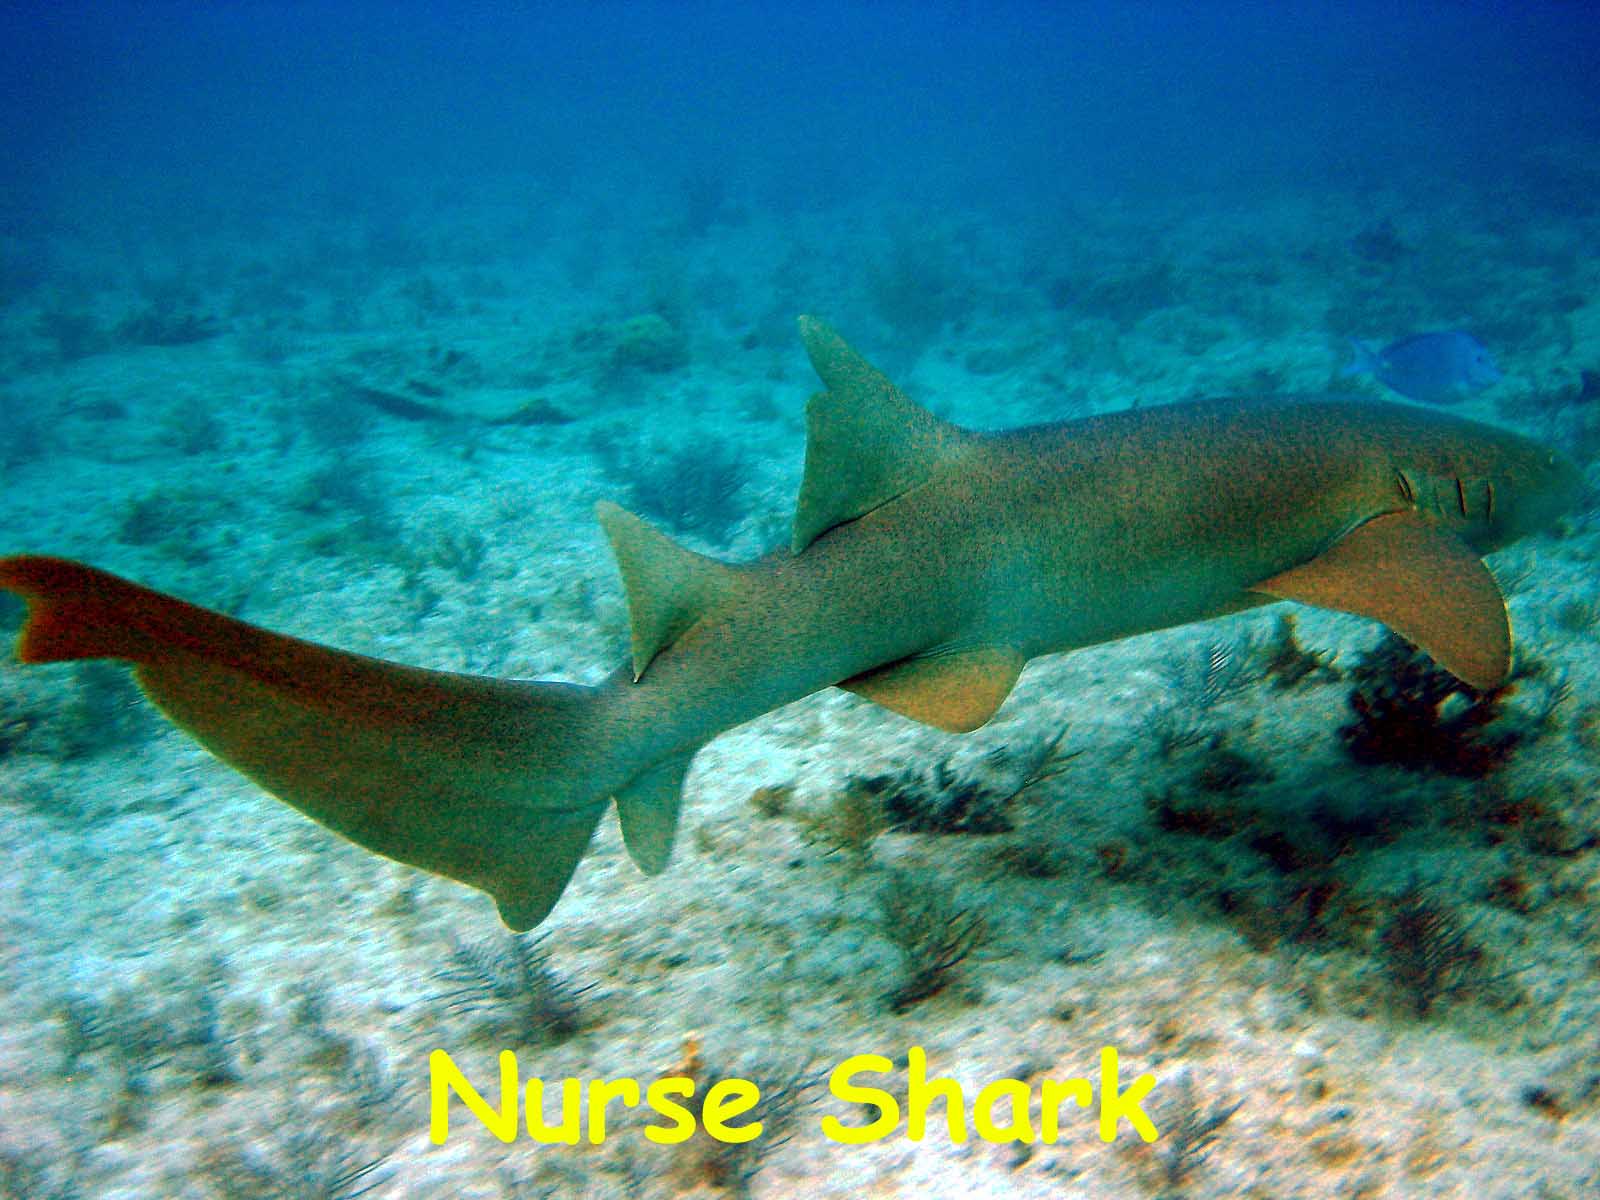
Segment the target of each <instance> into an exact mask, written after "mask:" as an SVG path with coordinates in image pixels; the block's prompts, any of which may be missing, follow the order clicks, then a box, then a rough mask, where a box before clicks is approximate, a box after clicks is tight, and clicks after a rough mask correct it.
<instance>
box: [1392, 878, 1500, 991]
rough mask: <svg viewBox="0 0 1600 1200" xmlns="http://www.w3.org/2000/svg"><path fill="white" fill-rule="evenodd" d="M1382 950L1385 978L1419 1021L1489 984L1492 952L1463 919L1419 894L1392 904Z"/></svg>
mask: <svg viewBox="0 0 1600 1200" xmlns="http://www.w3.org/2000/svg"><path fill="white" fill-rule="evenodd" d="M1378 945H1379V947H1380V951H1381V955H1382V963H1383V968H1384V971H1385V973H1386V974H1387V975H1388V977H1389V980H1390V982H1391V983H1392V984H1393V985H1394V987H1395V989H1396V990H1397V991H1398V993H1399V994H1400V996H1401V997H1402V998H1403V999H1404V1001H1405V1003H1406V1004H1407V1005H1408V1006H1409V1008H1410V1010H1411V1012H1412V1014H1413V1015H1415V1016H1416V1017H1417V1018H1419V1019H1421V1018H1424V1017H1426V1016H1427V1015H1428V1014H1429V1013H1430V1012H1432V1011H1433V1009H1434V1006H1435V1005H1436V1004H1438V1003H1439V1002H1440V1001H1441V1000H1447V999H1449V998H1450V997H1452V996H1455V995H1458V994H1460V993H1462V992H1464V991H1467V990H1469V989H1481V988H1482V987H1483V986H1484V985H1485V984H1486V983H1487V982H1488V981H1489V980H1490V979H1491V972H1490V971H1489V970H1488V965H1487V964H1488V959H1489V954H1488V951H1486V950H1485V949H1484V948H1483V946H1482V945H1480V944H1479V943H1478V941H1477V940H1476V939H1474V938H1473V937H1472V935H1471V932H1470V931H1469V929H1468V928H1467V927H1466V926H1465V925H1463V924H1462V922H1461V920H1460V918H1459V917H1457V916H1456V915H1455V914H1454V913H1452V912H1451V911H1450V910H1449V909H1448V908H1445V907H1444V906H1443V905H1441V904H1439V903H1437V902H1435V901H1433V900H1430V899H1429V898H1428V897H1426V896H1424V895H1423V894H1422V893H1420V892H1417V891H1410V892H1407V893H1405V894H1404V895H1402V896H1400V897H1398V898H1397V899H1395V900H1394V901H1393V902H1392V904H1391V905H1390V908H1389V916H1388V918H1387V920H1385V922H1384V924H1383V928H1382V930H1381V931H1380V933H1379V935H1378Z"/></svg>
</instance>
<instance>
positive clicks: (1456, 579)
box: [1251, 512, 1511, 691]
mask: <svg viewBox="0 0 1600 1200" xmlns="http://www.w3.org/2000/svg"><path fill="white" fill-rule="evenodd" d="M1251 590H1252V591H1256V592H1262V593H1264V594H1266V595H1269V596H1275V597H1277V598H1278V599H1280V600H1298V601H1300V602H1301V603H1302V604H1314V605H1316V606H1318V607H1319V608H1333V609H1338V610H1339V611H1341V612H1348V613H1355V614H1357V615H1358V616H1363V617H1373V618H1375V619H1376V620H1379V621H1382V622H1383V623H1384V624H1385V625H1387V626H1388V627H1389V628H1390V629H1392V630H1394V631H1395V632H1396V633H1398V634H1400V635H1401V636H1402V637H1404V638H1406V639H1407V640H1408V641H1411V642H1414V643H1415V644H1416V645H1418V646H1420V647H1421V648H1422V649H1423V650H1425V651H1427V653H1428V654H1429V655H1430V656H1432V658H1433V659H1434V661H1435V662H1437V663H1438V664H1439V665H1440V666H1441V667H1443V668H1444V669H1445V670H1447V671H1449V672H1450V673H1451V674H1452V675H1454V676H1456V678H1458V679H1460V680H1462V681H1463V682H1464V683H1467V684H1469V685H1470V686H1472V687H1474V688H1476V689H1478V690H1479V691H1489V690H1490V689H1492V688H1496V687H1499V686H1500V685H1501V684H1502V683H1504V682H1505V680H1506V676H1507V675H1508V674H1510V671H1511V624H1510V622H1509V620H1508V619H1507V617H1506V604H1505V599H1504V597H1502V596H1501V594H1500V588H1499V586H1498V585H1497V584H1496V583H1495V581H1494V576H1492V575H1491V574H1489V569H1488V568H1487V567H1485V566H1484V565H1483V561H1482V560H1481V559H1480V558H1479V557H1478V556H1477V555H1476V554H1474V553H1473V552H1472V550H1471V549H1470V548H1469V547H1468V546H1467V545H1466V543H1464V542H1462V541H1461V540H1460V539H1459V538H1457V537H1455V536H1454V535H1453V534H1451V533H1449V532H1447V531H1446V530H1443V529H1440V528H1439V527H1438V526H1436V525H1434V524H1432V523H1430V522H1429V521H1427V520H1425V519H1424V518H1422V517H1421V516H1419V515H1417V514H1416V513H1414V512H1397V513H1389V514H1386V515H1384V516H1381V517H1375V518H1373V519H1372V520H1370V521H1368V522H1367V523H1366V524H1364V525H1361V526H1359V527H1358V528H1356V529H1355V530H1354V531H1352V532H1351V533H1349V534H1347V535H1346V536H1345V537H1343V538H1341V539H1340V540H1339V541H1338V542H1336V543H1334V545H1333V546H1331V547H1330V548H1329V549H1328V550H1327V551H1326V552H1324V553H1323V554H1320V555H1318V556H1317V557H1316V558H1314V559H1312V560H1311V561H1310V562H1308V563H1304V564H1302V565H1301V566H1298V567H1294V568H1292V569H1291V570H1288V571H1284V572H1283V573H1282V574H1280V575H1274V576H1273V577H1272V578H1271V579H1266V580H1263V581H1262V582H1260V583H1258V584H1256V585H1255V587H1253V588H1252V589H1251Z"/></svg>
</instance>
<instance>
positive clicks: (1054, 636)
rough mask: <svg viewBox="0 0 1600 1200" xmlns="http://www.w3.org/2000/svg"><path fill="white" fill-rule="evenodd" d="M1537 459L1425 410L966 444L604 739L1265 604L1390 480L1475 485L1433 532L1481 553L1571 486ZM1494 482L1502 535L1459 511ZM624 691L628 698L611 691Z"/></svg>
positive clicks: (631, 688)
mask: <svg viewBox="0 0 1600 1200" xmlns="http://www.w3.org/2000/svg"><path fill="white" fill-rule="evenodd" d="M1570 471H1571V468H1570V466H1569V465H1568V464H1566V462H1565V460H1562V459H1559V458H1555V457H1553V456H1552V454H1551V452H1550V451H1549V450H1548V449H1546V448H1545V447H1543V446H1540V445H1538V444H1537V443H1535V442H1531V441H1529V440H1527V439H1525V438H1521V437H1518V436H1516V435H1514V434H1509V433H1505V432H1503V431H1500V430H1495V429H1491V428H1490V427H1488V426H1484V425H1480V424H1475V423H1472V422H1469V421H1464V420H1460V419H1456V418H1450V417H1446V416H1443V415H1441V414H1438V413H1435V412H1432V411H1429V410H1423V409H1418V408H1410V407H1402V406H1399V405H1389V404H1378V403H1362V402H1346V401H1337V400H1320V401H1304V402H1262V401H1248V400H1217V401H1207V402H1203V403H1197V404H1180V405H1170V406H1164V407H1156V408H1147V409H1135V410H1131V411H1125V412H1118V413H1111V414H1108V415H1105V416H1099V417H1093V418H1090V419H1088V420H1083V421H1073V422H1068V423H1064V424H1057V425H1044V426H1039V427H1036V428H1031V429H1020V430H1014V431H1008V432H1004V433H998V434H991V435H978V437H977V439H976V442H975V445H974V446H973V448H972V450H971V452H970V454H969V456H968V457H967V459H966V461H965V462H964V463H963V464H961V465H960V467H959V468H957V469H952V470H949V471H947V472H945V473H943V474H941V475H940V476H939V477H937V478H936V479H934V480H932V481H930V482H929V483H927V484H925V485H924V486H922V487H921V488H918V489H917V490H915V491H913V492H911V493H909V494H906V495H904V496H901V497H899V498H897V499H895V500H893V501H891V502H890V503H888V504H886V505H884V506H883V507H881V508H878V509H876V510H874V511H872V512H870V513H868V514H866V515H865V516H862V517H860V518H858V519H856V520H854V521H851V522H849V523H847V524H844V525H840V526H837V527H835V528H834V529H831V530H829V531H828V532H827V533H825V534H823V535H822V536H821V537H820V538H818V539H817V540H816V541H815V542H813V543H812V544H811V545H810V546H808V547H807V548H806V550H805V551H804V552H803V553H802V554H800V555H799V556H797V557H775V558H769V559H764V560H762V561H761V562H759V563H756V564H752V565H750V566H749V567H747V568H746V571H747V572H748V574H749V575H750V577H751V579H752V581H753V584H754V586H752V587H751V588H750V590H749V593H748V594H746V595H742V596H740V597H738V598H737V600H736V601H735V602H733V603H730V604H729V605H728V606H727V608H726V609H725V610H720V611H718V610H713V611H709V612H707V613H705V614H704V616H703V617H702V618H701V621H700V623H699V624H698V625H696V626H695V627H694V628H693V629H691V630H690V631H689V632H688V633H687V634H686V635H684V636H683V637H682V638H681V639H680V640H679V641H678V642H676V643H675V644H674V645H672V646H670V647H669V648H667V649H666V650H665V651H663V652H662V653H661V654H660V655H659V656H658V657H656V658H655V659H654V660H653V661H652V662H651V663H650V666H649V669H648V670H647V671H646V672H645V674H644V676H643V677H642V678H641V679H640V681H639V682H638V683H637V684H632V683H626V680H627V676H626V674H625V673H624V674H623V675H619V677H618V680H619V683H618V686H616V687H615V688H613V691H614V692H615V693H617V694H616V695H615V696H614V698H613V699H612V704H613V705H614V709H615V713H616V717H615V720H616V721H617V724H618V726H619V727H622V728H632V729H634V730H636V731H643V730H648V732H643V733H640V732H636V733H635V743H636V744H641V743H643V744H648V745H650V746H651V747H652V749H653V751H654V753H653V755H652V757H654V758H660V757H664V756H667V755H670V754H671V753H673V752H674V751H681V750H685V749H689V748H693V747H697V746H699V745H701V744H703V743H704V742H705V741H707V740H709V738H710V737H712V736H714V735H715V734H717V733H719V732H721V731H723V730H724V729H728V728H731V727H733V726H735V725H738V724H741V723H742V722H744V721H747V720H750V719H751V718H752V717H755V716H759V715H760V714H762V713H764V712H768V711H770V710H771V709H773V708H776V707H778V706H779V705H781V704H784V703H787V702H789V701H791V700H796V699H799V698H800V697H802V696H806V695H809V694H811V693H812V692H814V691H817V690H819V689H821V688H824V687H827V686H829V685H831V684H836V683H839V682H840V681H842V680H846V679H849V678H850V677H851V676H854V675H857V674H859V673H861V672H863V671H867V670H869V669H871V668H873V667H878V666H881V665H883V664H884V663H889V662H894V661H896V660H899V659H903V658H906V657H908V656H911V655H917V654H939V653H942V652H945V651H948V650H949V649H951V648H953V647H959V646H964V645H974V644H990V643H1000V644H1006V645H1010V646H1014V647H1015V648H1017V650H1018V651H1019V652H1020V654H1021V656H1022V657H1023V658H1024V659H1031V658H1036V657H1038V656H1040V655H1043V654H1052V653H1057V652H1060V651H1064V650H1071V649H1075V648H1078V647H1081V646H1089V645H1094V644H1097V643H1100V642H1107V641H1114V640H1116V639H1118V638H1123V637H1128V636H1131V635H1133V634H1138V633H1145V632H1149V631H1151V630H1156V629H1163V628H1168V627H1170V626H1174V625H1183V624H1187V623H1189V622H1192V621H1201V620H1206V619H1208V618H1211V617H1216V616H1221V615H1224V614H1227V613H1230V612H1237V611H1239V610H1241V609H1244V608H1249V607H1252V606H1254V605H1257V604H1264V603H1270V602H1271V601H1272V599H1273V597H1271V596H1267V595H1261V594H1258V593H1254V592H1252V591H1251V590H1250V589H1251V588H1252V587H1253V586H1254V585H1255V584H1257V583H1259V582H1261V581H1262V580H1265V579H1268V578H1270V577H1272V576H1274V575H1276V574H1278V573H1279V572H1281V571H1283V570H1285V569H1287V568H1289V567H1293V566H1296V565H1298V564H1300V563H1304V562H1307V561H1309V560H1311V559H1314V558H1315V557H1316V556H1317V555H1318V554H1320V553H1321V552H1322V551H1323V550H1325V549H1326V548H1327V547H1329V546H1330V545H1332V544H1333V543H1334V542H1336V541H1337V540H1338V539H1339V538H1340V537H1341V536H1343V535H1344V534H1345V533H1347V532H1349V531H1350V530H1351V529H1353V528H1355V527H1356V526H1358V525H1360V524H1362V523H1364V522H1366V521H1368V520H1370V519H1372V518H1373V517H1376V516H1379V515H1381V514H1384V513H1390V512H1397V511H1401V510H1404V509H1406V508H1408V507H1412V504H1411V503H1410V502H1408V501H1407V500H1406V499H1405V497H1404V494H1403V492H1402V487H1401V483H1400V476H1401V473H1402V472H1405V473H1407V475H1408V477H1410V478H1412V479H1423V478H1428V479H1454V478H1455V477H1456V476H1457V475H1461V476H1464V477H1466V478H1467V479H1468V480H1469V481H1471V482H1470V483H1469V485H1468V486H1469V502H1468V514H1469V515H1468V516H1466V517H1463V516H1462V515H1461V514H1460V512H1459V511H1458V509H1457V508H1456V506H1455V505H1454V503H1453V501H1452V504H1451V506H1450V508H1448V509H1445V510H1442V511H1439V512H1437V513H1435V514H1433V517H1434V519H1436V520H1437V521H1438V522H1439V523H1440V524H1442V525H1443V526H1445V527H1447V528H1449V529H1450V530H1451V531H1452V532H1454V533H1455V534H1456V535H1457V536H1460V537H1461V538H1462V539H1463V540H1465V541H1467V542H1468V544H1470V545H1471V546H1472V548H1473V549H1474V550H1476V551H1477V552H1478V553H1480V554H1486V553H1488V552H1489V551H1491V550H1494V549H1496V548H1498V547H1499V546H1502V545H1504V544H1506V543H1508V542H1509V541H1512V540H1514V539H1516V538H1517V537H1520V536H1522V535H1523V534H1524V533H1526V532H1528V531H1530V530H1532V529H1537V528H1539V527H1541V526H1543V525H1545V524H1547V523H1548V522H1549V520H1550V519H1552V517H1553V516H1554V515H1555V514H1556V513H1558V512H1560V511H1561V510H1562V509H1564V508H1565V507H1566V504H1567V503H1568V502H1569V501H1570V498H1571V495H1572V489H1573V488H1574V487H1575V486H1576V485H1575V481H1574V478H1573V476H1572V475H1571V474H1570ZM1488 480H1498V482H1497V483H1496V492H1497V494H1498V495H1499V496H1500V497H1501V501H1500V505H1499V511H1498V512H1497V513H1496V520H1495V521H1493V522H1490V521H1488V520H1486V519H1484V516H1483V509H1482V507H1481V506H1475V505H1474V502H1473V500H1472V499H1471V497H1472V496H1475V495H1476V496H1481V495H1482V494H1483V493H1482V483H1483V481H1488ZM624 684H625V686H624Z"/></svg>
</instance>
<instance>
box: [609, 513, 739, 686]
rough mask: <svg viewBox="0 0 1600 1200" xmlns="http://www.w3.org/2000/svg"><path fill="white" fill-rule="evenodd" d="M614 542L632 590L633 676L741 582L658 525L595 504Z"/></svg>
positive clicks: (625, 582)
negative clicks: (675, 539)
mask: <svg viewBox="0 0 1600 1200" xmlns="http://www.w3.org/2000/svg"><path fill="white" fill-rule="evenodd" d="M594 511H595V516H597V517H598V518H599V519H600V527H601V528H602V529H603V530H605V534H606V538H607V539H608V540H609V541H610V542H611V551H612V553H613V554H615V555H616V556H617V566H618V568H619V569H620V570H621V571H622V587H623V590H624V591H625V592H626V593H627V595H628V617H629V623H630V625H631V628H632V642H633V647H632V648H633V678H634V681H635V682H637V681H638V680H639V679H640V678H641V677H642V676H643V675H644V671H645V668H646V667H648V666H649V665H650V660H651V659H653V658H654V657H655V656H656V655H657V654H660V653H661V651H662V650H664V649H666V648H667V647H668V646H670V645H671V644H672V643H673V642H675V641H677V640H678V638H679V637H681V636H682V635H683V632H684V630H686V629H688V628H689V626H691V625H693V624H694V623H695V622H696V621H698V620H699V619H700V617H701V616H702V615H703V614H704V613H705V612H706V610H707V609H709V608H711V607H712V606H713V605H715V604H717V603H718V602H719V601H721V600H723V599H724V598H725V597H727V596H728V595H730V594H731V593H732V591H733V590H734V589H735V588H736V587H737V586H738V583H739V572H738V571H737V570H736V569H735V568H733V567H730V566H729V565H728V564H727V563H722V562H718V561H717V560H716V559H714V558H707V557H706V556H705V555H703V554H696V553H695V552H694V551H693V550H690V549H688V548H687V547H685V546H680V545H678V543H677V542H675V541H673V540H672V539H671V538H669V537H668V536H667V535H666V534H664V533H662V532H661V531H660V530H659V529H656V528H655V527H654V526H652V525H650V524H648V523H647V522H645V521H644V520H642V519H641V518H639V517H636V516H634V515H633V514H632V513H631V512H629V511H628V510H627V509H625V508H622V507H621V506H620V505H616V504H612V503H611V502H610V501H609V500H602V501H600V503H598V504H596V505H595V506H594Z"/></svg>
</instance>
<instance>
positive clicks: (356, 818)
mask: <svg viewBox="0 0 1600 1200" xmlns="http://www.w3.org/2000/svg"><path fill="white" fill-rule="evenodd" d="M0 587H5V588H7V589H10V590H12V591H15V592H17V593H19V594H20V595H22V597H23V598H24V599H25V600H26V601H27V603H28V607H29V613H30V615H29V620H28V623H27V625H26V626H25V627H24V629H23V633H22V639H21V643H20V649H21V653H22V655H23V657H24V658H25V659H26V660H27V661H29V662H50V661H57V660H62V659H72V658H93V657H111V658H121V659H126V660H128V661H129V662H131V663H133V665H134V670H135V674H136V677H137V678H138V680H139V683H140V686H141V687H143V689H144V691H145V693H146V694H147V695H148V696H149V697H150V699H151V700H152V701H153V702H154V703H155V704H156V705H157V706H158V707H159V708H160V709H161V710H162V711H163V712H165V713H166V714H167V716H169V717H170V718H171V719H172V720H173V721H174V722H175V723H177V724H178V725H179V726H181V727H182V728H183V729H185V730H186V731H188V732H189V733H190V734H191V735H192V736H193V737H194V738H195V739H196V740H198V741H199V742H200V743H201V744H202V745H203V746H205V747H206V748H207V749H208V750H210V751H211V752H212V753H213V754H215V755H216V756H217V757H218V758H220V759H222V760H223V761H224V762H226V763H228V764H229V765H230V766H233V767H234V768H236V769H237V770H239V771H240V772H242V773H243V774H245V775H247V776H249V777H250V778H251V779H253V780H254V781H255V782H257V783H258V784H260V785H261V786H262V787H264V788H265V789H266V790H267V791H269V792H271V793H273V794H274V795H276V796H277V797H278V798H279V799H281V800H283V801H285V802H286V803H288V804H290V805H292V806H293V807H295V808H297V809H299V810H300V811H301V812H303V813H305V814H306V815H307V816H309V817H311V818H312V819H313V820H315V821H318V822H319V823H321V824H323V825H325V826H327V827H328V828H329V829H332V830H334V831H335V832H336V833H339V834H341V835H343V836H344V837H346V838H348V839H349V840H350V841H353V842H355V843H356V844H357V845H360V846H363V847H365V848H367V849H369V850H372V851H375V852H377V853H379V854H382V855H385V856H387V857H389V858H392V859H396V860H397V861H399V862H403V863H408V864H410V865H412V866H418V867H422V868H424V869H426V870H429V871H433V872H435V873H437V874H440V875H445V876H448V877H449V878H452V879H456V880H459V881H461V882H462V883H466V884H470V885H471V886H473V887H476V888H480V889H482V890H483V891H486V892H488V893H490V894H491V895H492V896H493V897H494V898H495V901H496V903H497V904H498V906H499V908H500V912H501V914H502V916H503V917H504V918H505V920H506V923H507V924H509V925H511V926H512V927H514V928H518V929H526V928H530V927H532V926H533V925H536V924H538V922H539V921H541V920H543V919H544V917H545V915H546V914H547V913H548V912H549V911H550V908H551V907H552V906H553V905H554V904H555V902H556V900H557V898H558V897H559V896H560V895H561V892H562V889H563V888H565V886H566V884H567V881H568V880H569V879H570V878H571V876H572V873H573V871H574V870H575V869H576V867H577V864H578V861H579V859H581V858H582V856H583V852H584V849H585V848H586V847H587V845H588V843H589V838H590V836H591V834H592V833H593V831H594V828H595V826H596V825H597V824H598V823H599V820H600V816H601V814H602V813H603V812H604V811H605V804H606V798H605V796H604V794H603V793H599V792H597V791H596V785H595V784H594V783H592V782H591V778H590V777H591V775H592V774H593V771H594V769H595V768H596V766H597V765H600V764H601V763H602V762H603V761H604V759H603V756H604V755H605V754H606V752H607V749H606V746H605V745H603V744H602V743H604V742H605V741H606V739H605V738H604V737H603V736H602V728H601V727H600V726H599V725H597V722H596V712H597V709H598V708H599V707H600V706H599V705H598V703H597V701H596V697H595V692H594V689H591V688H585V687H578V686H576V685H573V684H563V683H530V682H520V681H510V680H497V679H487V678H482V677H478V676H472V675H456V674H450V673H447V672H442V671H427V670H423V669H421V668H417V667H408V666H403V665H401V664H399V663H391V662H385V661H383V660H381V659H375V658H366V657H363V656H361V655H357V654H349V653H346V652H344V651H340V650H334V649H331V648H329V647H327V646H321V645H317V644H316V643H313V642H306V641H301V640H299V639H296V638H291V637H285V636H283V635H281V634H276V633H271V632H269V631H267V630H265V629H260V628H257V627H255V626H253V625H248V624H246V623H245V622H243V621H238V620H235V619H234V618H232V617H228V616H225V615H223V614H222V613H217V612H212V611H210V610H208V609H204V608H199V607H197V606H195V605H192V604H187V603H185V602H184V601H182V600H178V599H176V598H174V597H171V596H167V595H163V594H162V593H160V592H155V591H152V590H150V589H148V588H144V587H140V586H138V585H137V584H134V583H130V582H128V581H127V580H125V579H120V578H118V577H117V576H115V575H110V574H107V573H106V572H104V571H99V570H96V569H94V568H93V567H87V566H83V565H82V564H79V563H73V562H67V561H65V560H61V559H46V558H31V557H23V558H8V559H0Z"/></svg>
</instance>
